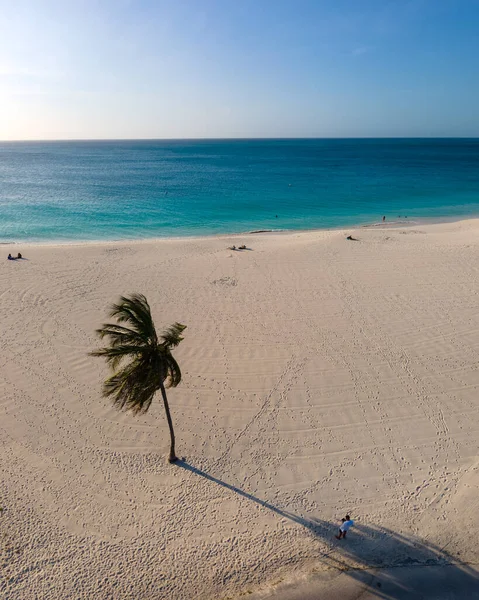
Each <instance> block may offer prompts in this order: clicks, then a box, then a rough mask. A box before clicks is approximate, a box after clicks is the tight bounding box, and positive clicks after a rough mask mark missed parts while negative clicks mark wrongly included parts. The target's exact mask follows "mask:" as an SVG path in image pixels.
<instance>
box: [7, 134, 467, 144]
mask: <svg viewBox="0 0 479 600" xmlns="http://www.w3.org/2000/svg"><path fill="white" fill-rule="evenodd" d="M282 140H285V141H287V140H298V141H301V140H311V141H321V140H325V141H335V140H339V141H340V140H350V141H351V140H352V141H361V140H382V141H388V140H389V141H392V140H419V141H421V140H479V136H458V135H452V136H447V135H445V136H435V135H432V136H407V135H404V136H402V135H401V136H398V135H396V136H278V137H276V136H272V137H271V136H266V137H263V136H254V137H247V136H239V137H175V138H172V137H168V138H159V137H131V138H107V137H105V138H87V137H85V138H52V139H49V138H31V139H28V138H22V139H19V138H18V139H0V144H8V143H17V142H19V143H22V142H25V143H35V142H38V143H42V144H47V143H50V142H51V143H55V142H201V141H205V142H214V141H218V142H234V141H275V142H280V141H282Z"/></svg>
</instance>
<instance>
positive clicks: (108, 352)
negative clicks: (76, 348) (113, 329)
mask: <svg viewBox="0 0 479 600" xmlns="http://www.w3.org/2000/svg"><path fill="white" fill-rule="evenodd" d="M141 351H142V348H141V347H140V346H134V345H121V346H120V345H113V344H112V345H111V346H105V347H104V348H98V349H97V350H93V351H92V352H89V355H90V356H103V357H104V358H105V360H106V362H107V364H108V365H109V366H110V367H111V368H112V369H116V367H117V366H118V365H119V364H120V363H121V362H122V360H124V359H125V358H128V357H132V356H133V357H136V356H138V355H139V354H141Z"/></svg>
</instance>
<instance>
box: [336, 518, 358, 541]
mask: <svg viewBox="0 0 479 600" xmlns="http://www.w3.org/2000/svg"><path fill="white" fill-rule="evenodd" d="M353 525H354V521H352V520H351V517H350V516H349V515H346V518H345V519H341V526H340V528H339V535H337V536H336V539H337V540H340V539H342V538H346V533H347V532H348V530H349V529H350V528H351V527H352V526H353Z"/></svg>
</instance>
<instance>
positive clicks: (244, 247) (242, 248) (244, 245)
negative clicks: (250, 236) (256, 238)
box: [238, 244, 246, 250]
mask: <svg viewBox="0 0 479 600" xmlns="http://www.w3.org/2000/svg"><path fill="white" fill-rule="evenodd" d="M238 250H246V244H243V245H242V246H238Z"/></svg>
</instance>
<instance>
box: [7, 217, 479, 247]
mask: <svg viewBox="0 0 479 600" xmlns="http://www.w3.org/2000/svg"><path fill="white" fill-rule="evenodd" d="M475 219H479V214H475V213H473V214H470V215H459V216H451V217H411V218H410V219H409V218H407V219H406V218H403V219H402V220H391V221H386V222H383V221H378V222H373V223H359V224H356V225H351V226H338V227H319V228H311V229H258V230H248V231H244V232H239V233H213V234H210V235H191V236H189V235H188V236H181V235H178V236H165V237H146V238H118V239H99V240H68V241H66V240H65V241H60V240H48V241H47V240H46V241H38V240H36V241H32V240H30V241H14V242H0V247H4V248H7V247H8V246H12V247H18V246H24V247H28V248H30V247H70V246H79V247H89V246H102V245H112V244H142V243H152V242H162V241H165V242H167V241H169V242H172V241H200V240H214V239H226V238H227V239H233V238H234V239H236V238H240V237H244V236H256V235H261V234H268V235H294V234H300V233H321V232H335V231H337V232H342V231H349V230H368V229H374V230H378V229H397V228H400V227H415V226H423V225H425V226H427V225H440V224H447V223H459V222H462V221H472V220H475Z"/></svg>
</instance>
